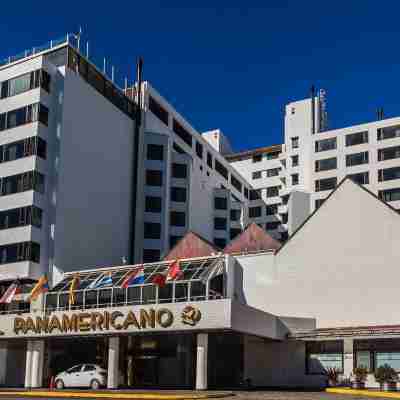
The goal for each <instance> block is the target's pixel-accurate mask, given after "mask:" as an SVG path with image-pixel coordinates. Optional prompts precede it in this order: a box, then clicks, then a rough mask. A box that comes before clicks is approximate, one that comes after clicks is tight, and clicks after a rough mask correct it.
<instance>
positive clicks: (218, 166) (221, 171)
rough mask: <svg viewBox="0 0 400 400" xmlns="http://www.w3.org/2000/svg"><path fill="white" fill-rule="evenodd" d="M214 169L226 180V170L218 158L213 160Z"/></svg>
mask: <svg viewBox="0 0 400 400" xmlns="http://www.w3.org/2000/svg"><path fill="white" fill-rule="evenodd" d="M215 170H216V171H217V172H218V173H219V174H220V175H221V176H223V177H224V178H225V179H226V180H228V170H227V169H226V168H225V167H224V166H223V165H222V164H221V163H220V162H219V161H218V160H215Z"/></svg>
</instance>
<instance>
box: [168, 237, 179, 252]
mask: <svg viewBox="0 0 400 400" xmlns="http://www.w3.org/2000/svg"><path fill="white" fill-rule="evenodd" d="M181 239H182V236H174V235H171V236H170V237H169V248H170V249H172V248H173V247H175V246H176V244H177V243H178V242H179V241H180V240H181Z"/></svg>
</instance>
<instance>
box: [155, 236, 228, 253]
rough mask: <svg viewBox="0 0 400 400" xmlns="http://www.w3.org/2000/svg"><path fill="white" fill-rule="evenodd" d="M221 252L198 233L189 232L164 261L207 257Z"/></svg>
mask: <svg viewBox="0 0 400 400" xmlns="http://www.w3.org/2000/svg"><path fill="white" fill-rule="evenodd" d="M219 252H221V250H220V249H219V248H218V247H216V246H215V245H213V244H212V243H210V242H209V241H208V240H206V239H204V238H203V237H201V236H200V235H198V234H197V233H194V232H192V231H189V232H188V233H186V235H185V236H184V237H183V238H182V239H181V240H179V242H178V243H177V244H176V245H175V246H174V247H173V248H172V249H171V250H170V251H169V252H168V254H167V255H166V256H165V257H164V258H163V259H164V260H176V259H179V260H180V259H184V258H194V257H207V256H211V255H212V254H216V253H219Z"/></svg>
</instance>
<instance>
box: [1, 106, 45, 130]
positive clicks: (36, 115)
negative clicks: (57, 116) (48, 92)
mask: <svg viewBox="0 0 400 400" xmlns="http://www.w3.org/2000/svg"><path fill="white" fill-rule="evenodd" d="M48 119H49V109H48V108H47V107H45V106H43V105H42V104H40V103H36V104H30V105H28V106H25V107H21V108H18V109H16V110H12V111H9V112H7V113H2V114H0V131H2V130H5V129H12V128H16V127H18V126H22V125H25V124H29V123H31V122H37V121H40V122H42V123H43V124H44V125H48Z"/></svg>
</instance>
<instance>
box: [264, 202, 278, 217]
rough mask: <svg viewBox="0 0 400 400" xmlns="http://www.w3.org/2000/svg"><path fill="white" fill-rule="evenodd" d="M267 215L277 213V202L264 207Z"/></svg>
mask: <svg viewBox="0 0 400 400" xmlns="http://www.w3.org/2000/svg"><path fill="white" fill-rule="evenodd" d="M266 214H267V215H275V214H278V204H270V205H268V206H267V208H266Z"/></svg>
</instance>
